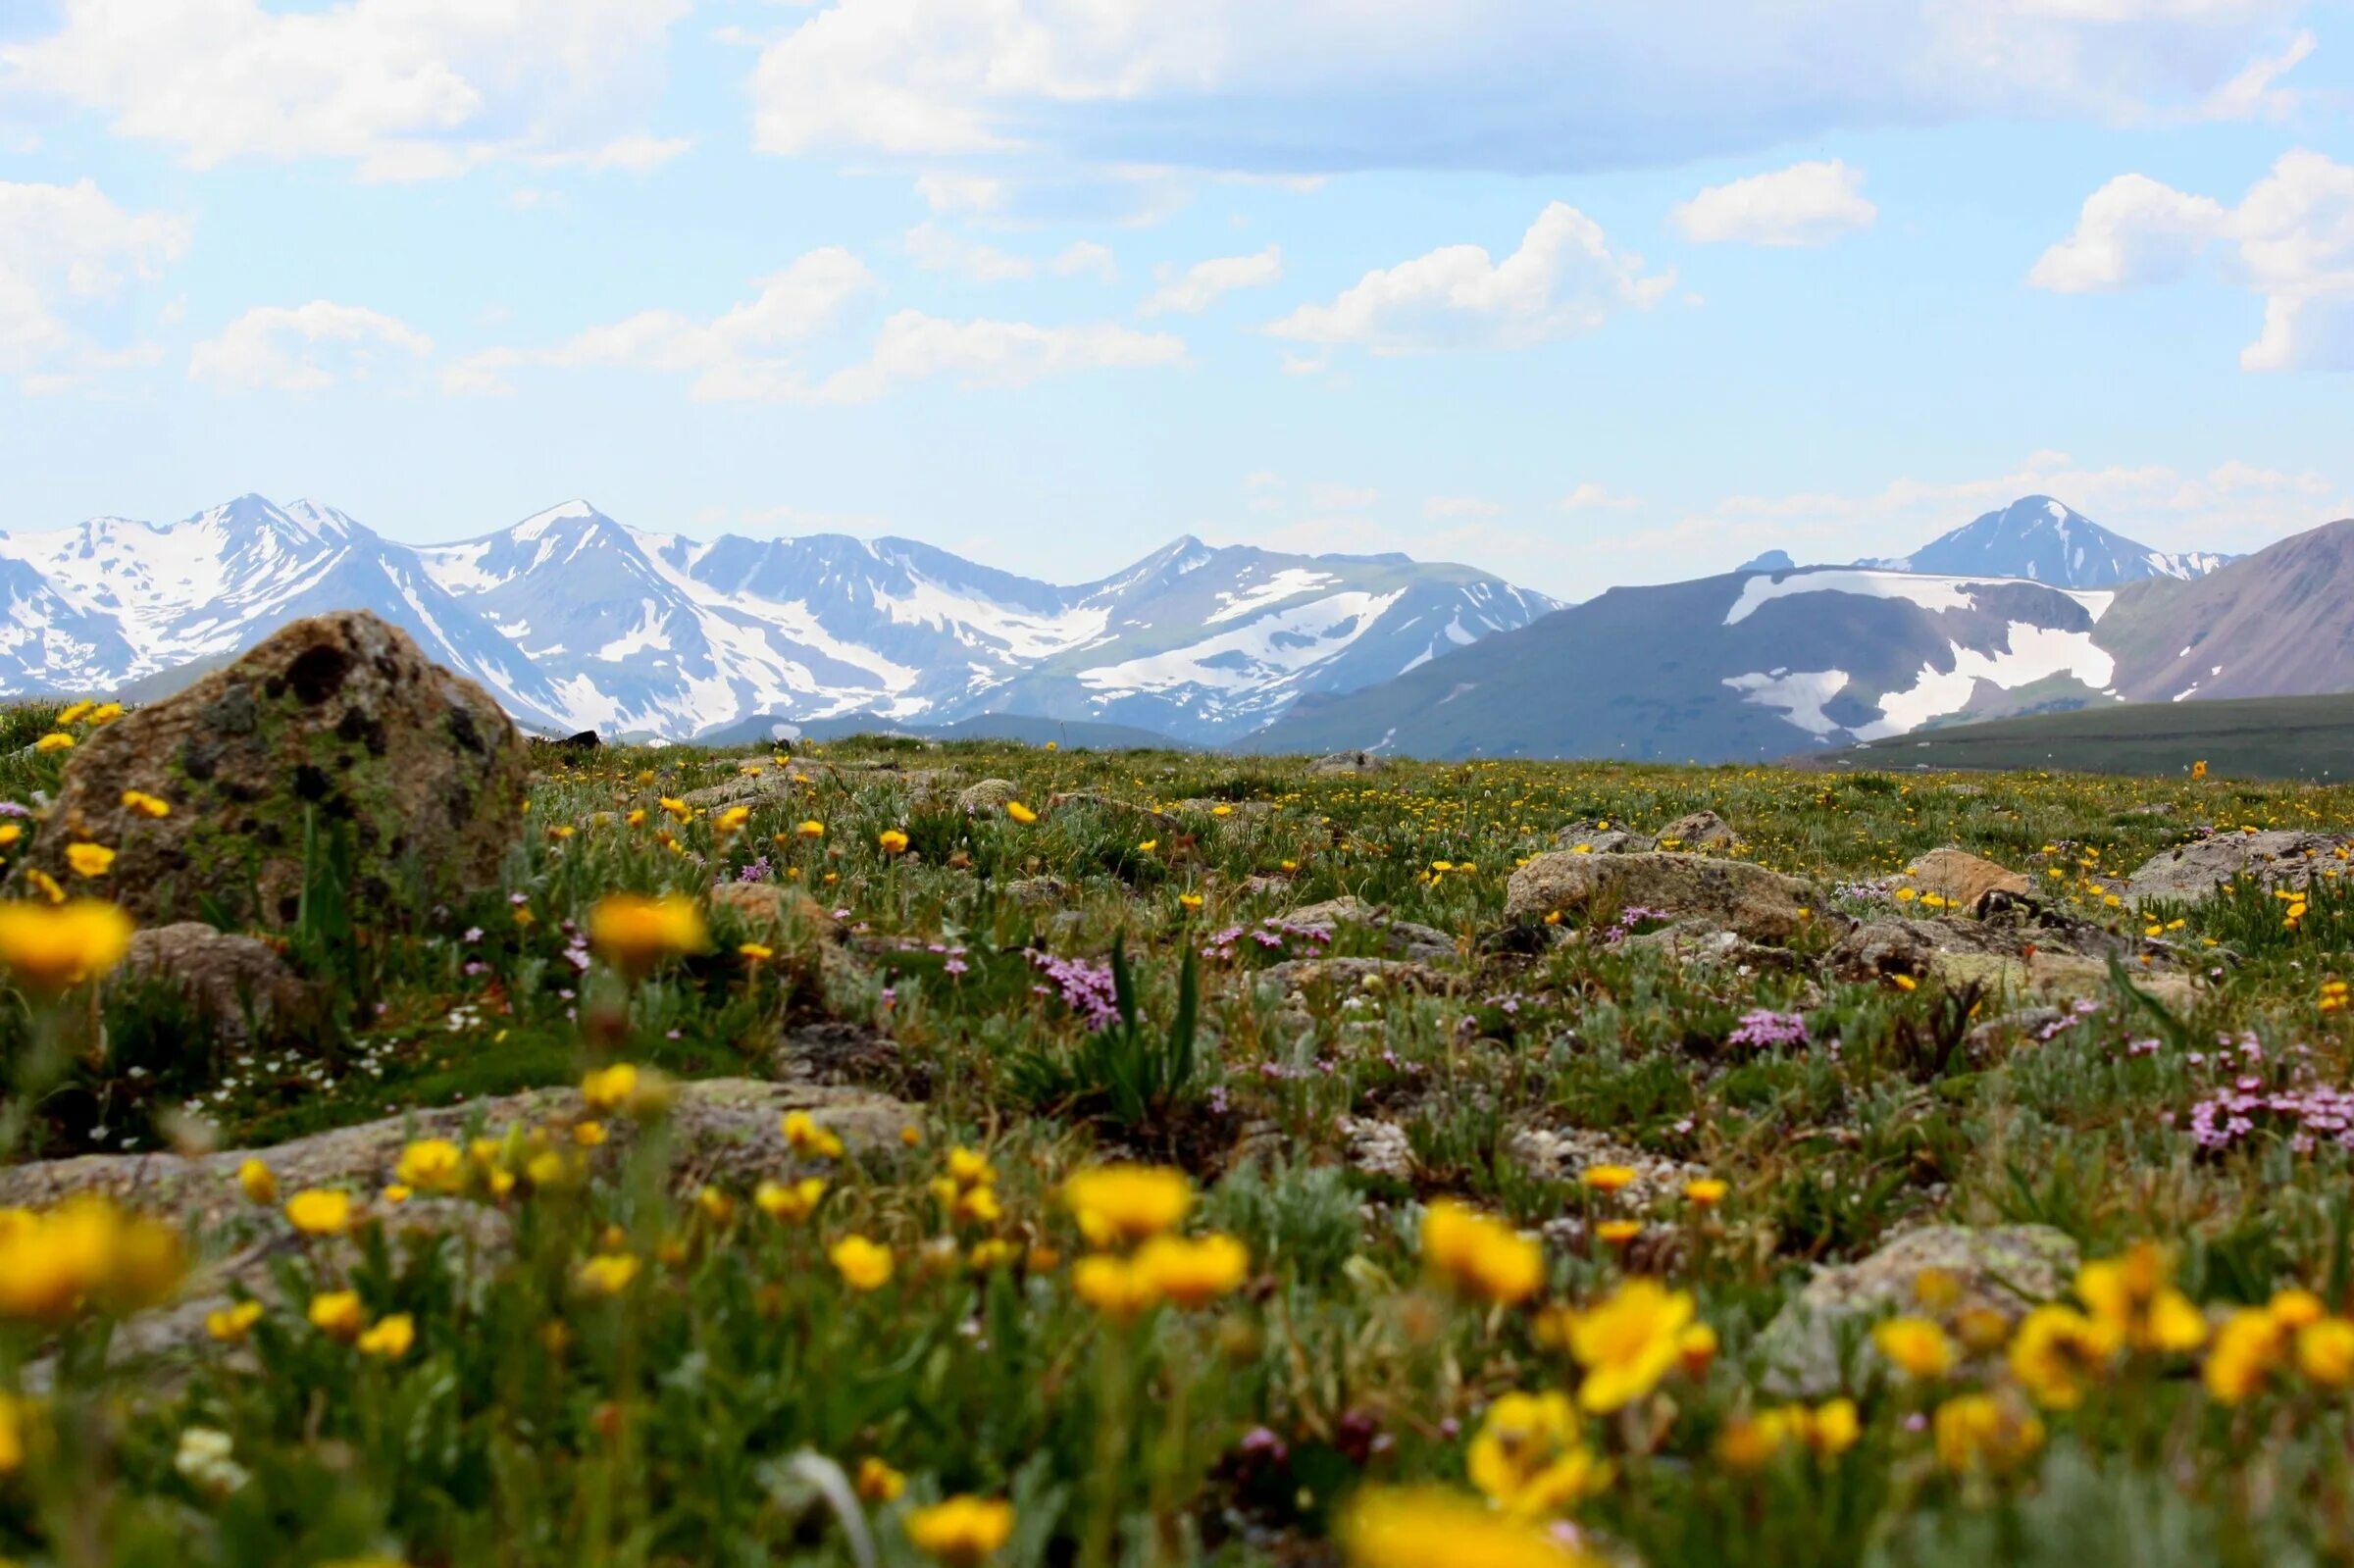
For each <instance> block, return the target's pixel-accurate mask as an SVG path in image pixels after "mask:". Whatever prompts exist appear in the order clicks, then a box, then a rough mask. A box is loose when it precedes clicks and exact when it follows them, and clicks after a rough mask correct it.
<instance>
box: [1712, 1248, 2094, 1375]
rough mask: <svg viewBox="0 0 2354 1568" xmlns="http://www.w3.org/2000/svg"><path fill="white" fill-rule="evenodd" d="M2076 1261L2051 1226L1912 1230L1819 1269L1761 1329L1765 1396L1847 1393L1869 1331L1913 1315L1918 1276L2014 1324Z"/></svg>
mask: <svg viewBox="0 0 2354 1568" xmlns="http://www.w3.org/2000/svg"><path fill="white" fill-rule="evenodd" d="M2076 1261H2077V1253H2076V1243H2075V1242H2074V1241H2073V1240H2071V1239H2069V1238H2068V1236H2067V1235H2066V1233H2064V1232H2061V1231H2056V1230H2054V1229H2053V1228H2052V1227H2050V1226H2048V1225H2004V1226H1994V1227H1990V1228H1987V1229H1977V1228H1973V1227H1970V1226H1967V1225H1930V1226H1923V1227H1922V1228H1920V1229H1919V1230H1916V1231H1908V1232H1906V1233H1905V1234H1904V1235H1902V1236H1899V1237H1897V1238H1895V1239H1893V1240H1891V1241H1889V1242H1888V1243H1887V1244H1886V1245H1884V1246H1882V1247H1881V1248H1880V1249H1879V1250H1878V1251H1876V1252H1874V1253H1872V1254H1871V1255H1870V1256H1869V1257H1867V1258H1864V1259H1861V1260H1860V1261H1858V1262H1855V1263H1847V1264H1839V1265H1835V1266H1830V1267H1825V1268H1819V1269H1817V1270H1816V1271H1815V1273H1814V1276H1813V1278H1811V1279H1809V1280H1808V1282H1807V1283H1806V1285H1805V1287H1804V1288H1802V1289H1801V1290H1799V1292H1798V1294H1797V1295H1796V1296H1794V1297H1792V1298H1791V1300H1790V1301H1789V1303H1788V1304H1787V1305H1785V1306H1784V1307H1783V1308H1782V1310H1781V1311H1780V1312H1779V1313H1777V1314H1775V1316H1774V1319H1773V1321H1772V1322H1770V1323H1768V1324H1766V1329H1765V1332H1764V1333H1763V1334H1761V1335H1760V1336H1759V1337H1758V1345H1757V1359H1758V1360H1759V1362H1761V1363H1762V1364H1763V1366H1764V1368H1765V1376H1764V1380H1763V1381H1764V1384H1765V1387H1766V1391H1767V1392H1769V1393H1771V1394H1773V1395H1775V1396H1776V1397H1777V1398H1785V1399H1787V1398H1808V1399H1819V1398H1821V1397H1823V1396H1824V1395H1825V1394H1829V1393H1833V1392H1836V1391H1838V1390H1840V1389H1841V1388H1843V1387H1846V1386H1847V1377H1846V1374H1847V1373H1848V1372H1850V1371H1861V1370H1864V1369H1865V1367H1867V1366H1868V1364H1869V1360H1870V1358H1871V1357H1872V1355H1873V1352H1872V1351H1871V1349H1870V1347H1869V1345H1868V1332H1869V1330H1870V1326H1871V1325H1872V1324H1873V1323H1875V1322H1877V1321H1878V1320H1879V1319H1881V1318H1884V1317H1889V1316H1892V1315H1894V1314H1897V1313H1900V1312H1909V1311H1915V1310H1918V1305H1917V1303H1918V1301H1919V1294H1918V1291H1919V1283H1920V1277H1921V1274H1922V1272H1923V1271H1924V1270H1931V1269H1933V1270H1935V1271H1936V1272H1937V1273H1938V1274H1940V1275H1942V1276H1943V1277H1944V1278H1945V1280H1946V1281H1947V1282H1948V1283H1949V1284H1950V1285H1951V1286H1952V1287H1953V1289H1954V1290H1955V1291H1956V1292H1957V1296H1958V1302H1957V1304H1958V1305H1961V1306H1972V1307H1987V1308H1991V1309H1992V1310H1994V1311H1997V1312H2000V1313H2001V1314H2002V1315H2003V1316H2004V1317H2005V1318H2008V1319H2011V1320H2012V1321H2014V1322H2016V1321H2017V1320H2018V1319H2019V1318H2020V1317H2021V1316H2022V1315H2024V1314H2025V1312H2026V1311H2027V1310H2028V1308H2030V1307H2033V1306H2035V1305H2037V1304H2038V1303H2040V1302H2044V1301H2048V1300H2051V1299H2052V1298H2054V1297H2055V1296H2058V1295H2060V1294H2061V1293H2062V1292H2063V1291H2065V1290H2067V1289H2068V1286H2069V1282H2070V1280H2072V1279H2073V1278H2074V1276H2075V1272H2076Z"/></svg>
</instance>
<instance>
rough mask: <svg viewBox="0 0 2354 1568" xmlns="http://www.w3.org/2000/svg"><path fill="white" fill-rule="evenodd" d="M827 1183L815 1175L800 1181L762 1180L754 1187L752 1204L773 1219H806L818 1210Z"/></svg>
mask: <svg viewBox="0 0 2354 1568" xmlns="http://www.w3.org/2000/svg"><path fill="white" fill-rule="evenodd" d="M825 1195H826V1184H825V1182H824V1181H823V1179H821V1178H819V1177H815V1176H811V1177H805V1178H803V1179H802V1180H800V1181H798V1182H791V1183H787V1182H762V1183H761V1184H760V1185H759V1186H758V1187H756V1188H754V1189H752V1206H753V1207H754V1208H756V1209H758V1210H759V1211H760V1212H761V1213H763V1214H765V1215H767V1216H768V1217H769V1218H770V1219H772V1220H805V1219H807V1218H808V1217H809V1216H810V1215H812V1214H814V1213H816V1212H817V1204H818V1200H819V1199H820V1198H822V1197H824V1196H825Z"/></svg>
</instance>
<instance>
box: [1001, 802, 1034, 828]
mask: <svg viewBox="0 0 2354 1568" xmlns="http://www.w3.org/2000/svg"><path fill="white" fill-rule="evenodd" d="M1005 815H1006V816H1008V817H1011V818H1012V819H1013V820H1014V821H1016V822H1018V823H1022V824H1024V825H1027V824H1030V823H1033V822H1036V821H1038V813H1037V812H1035V811H1032V810H1031V809H1030V808H1029V807H1028V806H1025V805H1023V804H1022V803H1021V802H1020V801H1018V800H1008V801H1006V802H1005Z"/></svg>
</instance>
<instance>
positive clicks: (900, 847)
mask: <svg viewBox="0 0 2354 1568" xmlns="http://www.w3.org/2000/svg"><path fill="white" fill-rule="evenodd" d="M875 842H876V843H877V844H879V845H881V846H882V849H883V852H884V853H885V854H887V855H903V854H905V853H906V852H907V835H905V834H903V833H901V832H900V831H899V830H898V829H896V828H886V829H884V830H883V831H882V832H881V833H879V834H877V835H875Z"/></svg>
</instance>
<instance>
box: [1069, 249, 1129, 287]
mask: <svg viewBox="0 0 2354 1568" xmlns="http://www.w3.org/2000/svg"><path fill="white" fill-rule="evenodd" d="M1054 276H1055V277H1057V278H1094V279H1095V280H1096V281H1097V282H1099V283H1116V282H1118V281H1119V280H1120V262H1119V258H1118V257H1116V256H1114V255H1113V254H1112V253H1111V247H1110V246H1109V245H1099V244H1097V243H1096V242H1095V241H1094V240H1092V239H1078V240H1073V241H1072V242H1071V243H1070V245H1069V246H1068V247H1067V248H1066V249H1064V250H1063V252H1062V253H1061V254H1060V255H1058V256H1056V257H1055V258H1054Z"/></svg>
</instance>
